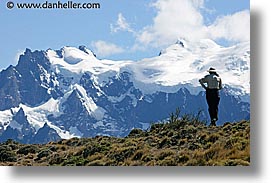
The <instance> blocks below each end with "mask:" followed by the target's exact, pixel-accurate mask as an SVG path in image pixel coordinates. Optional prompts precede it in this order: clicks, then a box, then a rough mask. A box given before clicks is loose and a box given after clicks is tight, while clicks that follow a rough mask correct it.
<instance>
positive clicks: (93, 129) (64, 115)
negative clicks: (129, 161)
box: [0, 40, 250, 143]
mask: <svg viewBox="0 0 275 183" xmlns="http://www.w3.org/2000/svg"><path fill="white" fill-rule="evenodd" d="M209 67H215V68H216V69H217V70H218V71H219V74H220V75H221V77H222V79H223V84H224V89H223V90H222V91H221V102H220V113H219V117H220V118H219V121H218V124H222V123H224V122H226V121H236V120H241V119H247V118H249V116H250V101H249V100H250V43H249V42H246V43H241V44H238V45H235V46H232V47H222V46H219V45H217V44H216V43H215V42H213V41H212V40H201V41H199V42H188V41H185V40H178V41H177V42H176V43H175V44H173V45H171V46H170V47H168V48H166V49H164V50H162V51H161V52H160V54H159V56H157V57H154V58H146V59H143V60H140V61H130V60H129V61H112V60H99V59H97V58H96V56H95V54H94V53H93V52H92V51H90V50H89V49H87V48H86V47H85V46H80V47H79V48H74V47H63V48H62V49H60V50H52V49H48V50H46V51H31V50H30V49H26V51H25V53H24V54H23V55H21V56H20V58H19V61H18V64H17V65H16V66H9V67H8V68H7V69H5V70H3V71H1V73H0V81H1V82H0V141H4V140H6V139H8V138H13V139H16V140H18V141H21V142H24V143H45V142H48V141H54V140H58V139H60V138H72V137H91V136H96V135H112V136H125V135H127V134H128V133H129V131H130V130H131V129H132V128H142V129H147V128H148V127H149V126H150V123H152V122H158V121H162V120H165V119H167V118H168V117H169V114H170V113H171V112H174V111H175V109H176V108H178V107H179V108H180V109H181V111H182V112H183V113H191V114H197V113H198V112H199V111H201V118H204V119H208V112H207V104H206V101H205V94H204V91H203V89H202V88H201V87H200V85H199V82H198V80H199V79H200V78H202V77H203V76H204V75H206V74H207V72H206V70H207V69H208V68H209Z"/></svg>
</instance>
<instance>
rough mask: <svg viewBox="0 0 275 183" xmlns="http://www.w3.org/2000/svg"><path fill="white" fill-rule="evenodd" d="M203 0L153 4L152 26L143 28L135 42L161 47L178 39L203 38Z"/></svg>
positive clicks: (177, 0)
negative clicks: (154, 12)
mask: <svg viewBox="0 0 275 183" xmlns="http://www.w3.org/2000/svg"><path fill="white" fill-rule="evenodd" d="M203 5H204V1H203V0H158V1H156V2H155V3H154V4H153V7H154V8H156V9H157V15H156V17H155V18H154V23H153V25H150V26H147V27H145V28H144V29H143V30H142V31H141V32H140V33H139V35H138V37H137V41H138V42H140V43H143V44H152V45H163V44H167V42H169V43H170V42H171V41H175V39H177V38H178V37H185V38H188V39H200V38H202V37H204V36H205V33H206V32H205V30H204V29H205V27H204V25H203V16H202V15H201V14H200V12H199V9H200V8H203Z"/></svg>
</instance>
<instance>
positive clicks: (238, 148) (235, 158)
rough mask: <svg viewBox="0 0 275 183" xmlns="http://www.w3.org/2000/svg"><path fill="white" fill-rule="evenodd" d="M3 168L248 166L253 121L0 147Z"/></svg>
mask: <svg viewBox="0 0 275 183" xmlns="http://www.w3.org/2000/svg"><path fill="white" fill-rule="evenodd" d="M0 165H10V166H12V165H13V166H14V165H16V166H33V165H36V166H56V165H58V166H59V165H61V166H101V165H103V166H117V165H118V166H129V165H130V166H132V165H135V166H140V165H142V166H143V165H146V166H237V165H241V166H249V165H250V122H249V121H240V122H237V123H226V124H224V125H223V126H219V127H208V126H206V125H204V124H203V123H201V122H200V121H198V120H197V119H196V118H191V117H188V116H184V117H182V118H180V119H178V117H176V118H175V116H173V115H171V116H170V121H169V123H165V124H154V125H152V126H151V128H150V130H148V131H142V130H139V129H133V130H132V131H131V132H130V134H129V135H128V137H125V138H115V137H103V136H98V137H95V138H81V139H78V138H73V139H69V140H61V141H59V142H51V143H48V144H45V145H26V144H19V143H17V142H14V141H12V140H9V141H7V142H6V143H3V144H1V146H0Z"/></svg>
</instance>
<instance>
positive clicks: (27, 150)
mask: <svg viewBox="0 0 275 183" xmlns="http://www.w3.org/2000/svg"><path fill="white" fill-rule="evenodd" d="M38 151H39V148H38V147H36V146H35V145H26V146H24V147H22V148H20V149H19V150H18V151H17V154H24V155H27V154H29V153H31V154H35V153H37V152H38Z"/></svg>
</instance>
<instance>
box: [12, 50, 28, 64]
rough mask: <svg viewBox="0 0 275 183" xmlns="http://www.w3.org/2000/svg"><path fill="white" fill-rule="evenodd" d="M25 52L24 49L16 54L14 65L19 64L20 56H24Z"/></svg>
mask: <svg viewBox="0 0 275 183" xmlns="http://www.w3.org/2000/svg"><path fill="white" fill-rule="evenodd" d="M24 52H25V50H23V49H19V50H17V53H16V54H15V57H14V59H13V62H12V64H13V65H16V64H17V63H18V61H19V58H20V56H21V55H24Z"/></svg>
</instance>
